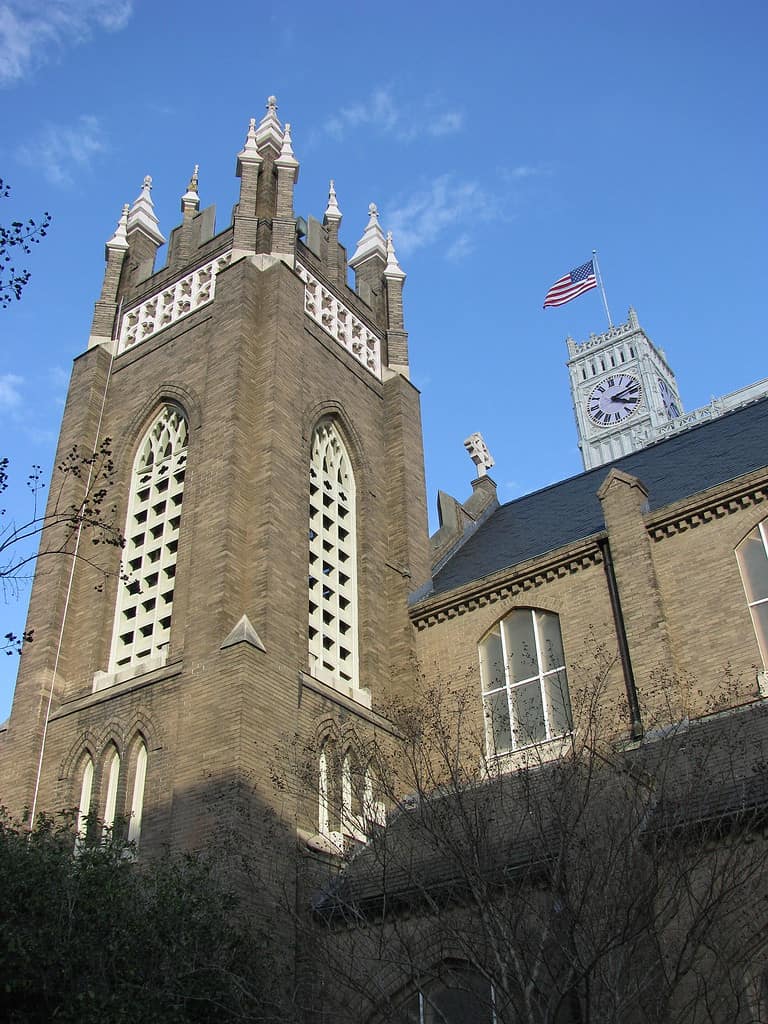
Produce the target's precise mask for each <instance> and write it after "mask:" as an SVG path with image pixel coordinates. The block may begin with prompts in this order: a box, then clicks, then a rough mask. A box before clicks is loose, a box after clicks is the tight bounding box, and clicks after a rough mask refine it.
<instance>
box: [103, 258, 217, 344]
mask: <svg viewBox="0 0 768 1024" xmlns="http://www.w3.org/2000/svg"><path fill="white" fill-rule="evenodd" d="M231 260H232V253H231V252H227V253H224V255H222V256H217V257H216V259H214V260H211V261H210V263H206V264H205V266H203V267H199V268H198V269H197V270H194V271H193V272H192V273H191V274H187V275H186V277H182V278H181V279H180V280H179V281H175V282H174V283H173V284H171V285H169V286H168V287H167V288H164V289H163V290H162V291H160V292H158V293H157V294H156V295H153V296H152V297H151V298H149V299H146V300H145V301H144V302H142V303H141V305H139V306H136V307H134V308H133V309H129V310H128V311H127V312H126V313H125V314H124V315H123V319H122V322H121V324H120V334H119V338H120V342H119V346H118V351H119V352H125V350H126V349H129V348H133V347H134V346H135V345H138V344H139V343H140V342H142V341H146V340H147V338H151V337H152V335H154V334H157V333H158V332H159V331H162V330H163V329H164V328H166V327H170V325H171V324H174V323H176V321H177V320H181V319H182V317H185V316H187V315H188V314H189V313H193V312H194V311H195V310H196V309H199V308H200V307H201V306H204V305H206V303H208V302H212V301H213V296H214V292H215V290H216V275H217V274H218V272H219V271H220V270H223V269H224V267H226V266H229V263H230V262H231Z"/></svg>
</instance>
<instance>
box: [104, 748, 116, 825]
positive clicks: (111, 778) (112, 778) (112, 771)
mask: <svg viewBox="0 0 768 1024" xmlns="http://www.w3.org/2000/svg"><path fill="white" fill-rule="evenodd" d="M119 782H120V755H119V754H118V752H117V751H116V750H114V751H113V752H112V756H111V757H110V759H109V764H108V766H107V795H106V797H105V799H104V828H103V833H104V835H105V836H106V835H107V833H108V832H110V831H111V830H112V829H113V828H114V826H115V816H116V814H117V787H118V783H119Z"/></svg>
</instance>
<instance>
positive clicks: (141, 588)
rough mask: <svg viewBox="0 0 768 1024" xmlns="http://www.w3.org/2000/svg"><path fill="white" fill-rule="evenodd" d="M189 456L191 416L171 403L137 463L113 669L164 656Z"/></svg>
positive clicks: (158, 661) (146, 440) (157, 660)
mask: <svg viewBox="0 0 768 1024" xmlns="http://www.w3.org/2000/svg"><path fill="white" fill-rule="evenodd" d="M186 462H187V421H186V419H185V417H184V413H183V412H182V411H181V409H179V408H178V406H175V405H167V406H165V408H164V409H163V411H162V412H161V414H160V415H159V416H158V417H157V419H156V420H155V422H154V423H153V424H152V426H151V427H150V429H149V431H148V432H147V435H146V437H145V438H144V440H143V441H142V443H141V446H140V448H139V452H138V454H137V456H136V462H135V463H134V470H133V476H132V480H131V494H130V499H129V502H128V520H127V522H126V526H125V538H126V542H125V555H124V563H123V564H124V568H125V571H126V573H127V574H128V583H127V584H121V585H120V589H119V593H118V602H117V612H116V616H115V630H114V637H113V641H112V658H111V663H110V664H111V670H112V671H113V672H114V671H117V670H119V669H121V668H124V667H126V666H128V665H134V664H138V663H140V662H154V663H156V664H162V663H163V662H164V661H165V658H166V654H167V649H168V640H169V636H170V631H171V609H172V607H173V588H174V582H175V577H176V555H177V549H178V544H179V524H180V521H181V501H182V497H183V495H184V474H185V468H186Z"/></svg>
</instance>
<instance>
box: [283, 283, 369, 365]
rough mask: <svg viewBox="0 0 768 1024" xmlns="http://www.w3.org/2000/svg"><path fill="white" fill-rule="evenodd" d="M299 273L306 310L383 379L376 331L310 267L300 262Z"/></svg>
mask: <svg viewBox="0 0 768 1024" xmlns="http://www.w3.org/2000/svg"><path fill="white" fill-rule="evenodd" d="M296 272H297V273H298V275H299V277H300V278H301V280H302V281H303V282H304V311H305V313H307V315H308V316H310V317H311V318H312V319H313V320H314V321H315V323H316V324H319V325H320V327H322V328H323V330H324V331H325V332H326V334H329V335H330V336H331V337H332V338H333V339H334V341H337V342H338V343H339V345H341V346H342V348H345V349H346V350H347V352H349V353H351V354H352V355H353V356H354V357H355V359H356V360H357V361H358V362H359V363H360V364H361V365H362V366H364V367H365V368H366V370H368V372H369V373H372V374H373V375H374V377H376V379H377V380H381V344H380V342H379V339H378V338H377V337H376V335H375V334H374V333H373V331H371V330H370V328H368V327H367V326H366V325H365V324H364V323H363V321H362V320H360V319H359V317H356V316H355V315H354V313H352V312H351V311H350V310H349V309H347V307H346V306H345V305H344V303H343V302H341V301H340V300H339V299H337V298H336V296H335V295H334V294H333V292H330V291H329V290H328V289H327V288H324V287H323V285H321V284H320V282H319V281H318V280H317V278H316V277H314V276H313V275H312V274H310V272H309V271H308V270H307V269H306V267H303V266H302V265H301V264H300V263H297V264H296Z"/></svg>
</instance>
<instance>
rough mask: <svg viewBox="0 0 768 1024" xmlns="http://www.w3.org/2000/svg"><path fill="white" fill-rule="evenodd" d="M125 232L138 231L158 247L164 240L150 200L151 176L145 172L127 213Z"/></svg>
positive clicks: (153, 205)
mask: <svg viewBox="0 0 768 1024" xmlns="http://www.w3.org/2000/svg"><path fill="white" fill-rule="evenodd" d="M126 230H127V234H128V235H130V234H132V233H133V232H136V231H140V232H142V233H143V234H145V235H146V236H147V238H148V239H149V240H150V241H151V242H153V243H154V245H155V248H158V247H159V246H161V245H162V244H163V243H164V242H165V236H164V235H163V233H162V232H161V231H160V224H159V221H158V219H157V216H156V215H155V204H154V202H153V201H152V176H151V175H150V174H146V175H145V176H144V181H143V182H142V185H141V192H139V194H138V196H137V197H136V199H135V200H134V201H133V205H132V206H131V209H130V212H129V214H128V223H127V225H126Z"/></svg>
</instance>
